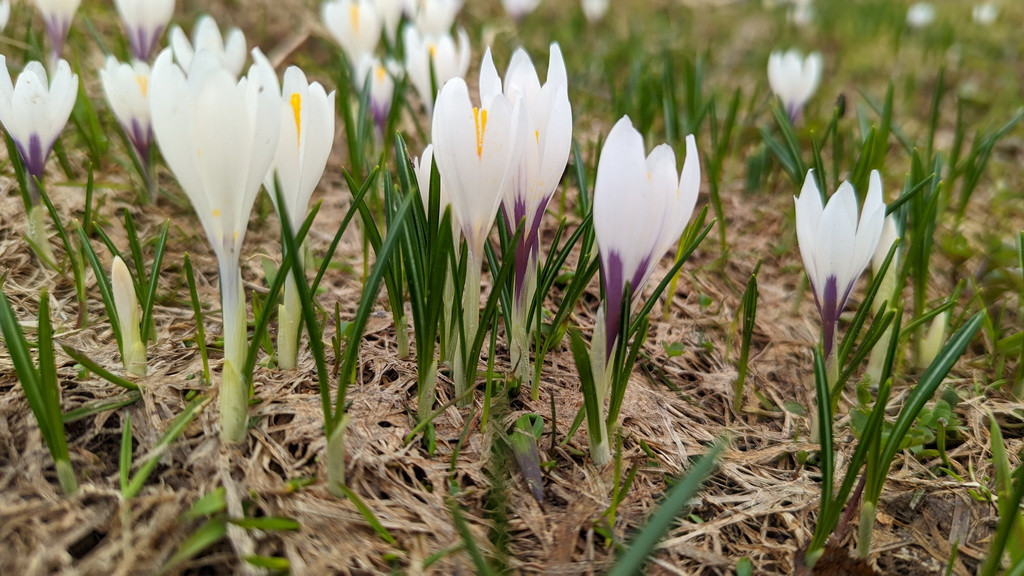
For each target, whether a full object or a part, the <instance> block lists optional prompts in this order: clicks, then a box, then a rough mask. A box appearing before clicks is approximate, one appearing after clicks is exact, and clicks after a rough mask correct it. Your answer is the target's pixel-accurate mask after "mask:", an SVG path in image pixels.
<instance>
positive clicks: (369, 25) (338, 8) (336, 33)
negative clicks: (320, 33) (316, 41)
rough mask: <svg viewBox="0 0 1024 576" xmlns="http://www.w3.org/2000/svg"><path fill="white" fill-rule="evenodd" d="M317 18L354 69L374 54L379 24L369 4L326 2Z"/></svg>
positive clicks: (363, 0) (353, 0)
mask: <svg viewBox="0 0 1024 576" xmlns="http://www.w3.org/2000/svg"><path fill="white" fill-rule="evenodd" d="M320 16H321V18H322V19H323V22H324V25H325V26H327V30H328V31H329V32H330V33H331V36H332V37H333V38H334V40H335V41H336V42H337V43H338V45H339V46H341V49H342V51H343V52H345V57H346V58H347V59H348V62H349V65H350V66H352V67H353V68H354V67H355V66H356V65H357V64H358V63H359V60H360V59H361V58H362V56H363V55H364V54H369V55H372V54H373V52H374V50H376V48H377V42H379V41H380V31H381V25H382V22H381V17H380V14H378V13H377V6H376V4H374V3H373V2H372V1H371V0H328V1H327V2H324V4H323V6H322V7H321V9H320Z"/></svg>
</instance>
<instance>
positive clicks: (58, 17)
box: [35, 0, 82, 62]
mask: <svg viewBox="0 0 1024 576" xmlns="http://www.w3.org/2000/svg"><path fill="white" fill-rule="evenodd" d="M35 3H36V8H38V9H39V13H40V14H41V15H42V16H43V22H44V23H45V24H46V36H47V37H48V38H49V39H50V48H51V49H52V50H53V52H52V53H51V54H52V57H53V61H54V62H56V61H57V59H59V58H60V54H61V52H63V51H64V42H66V41H67V39H68V31H69V30H70V29H71V21H72V20H74V18H75V12H77V11H78V5H79V4H81V3H82V0H35Z"/></svg>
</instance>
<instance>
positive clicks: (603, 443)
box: [590, 404, 612, 466]
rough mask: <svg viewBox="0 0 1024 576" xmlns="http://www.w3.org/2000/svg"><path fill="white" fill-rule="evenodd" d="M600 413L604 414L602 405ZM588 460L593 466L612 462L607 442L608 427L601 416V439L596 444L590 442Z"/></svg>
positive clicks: (602, 405)
mask: <svg viewBox="0 0 1024 576" xmlns="http://www.w3.org/2000/svg"><path fill="white" fill-rule="evenodd" d="M601 412H604V404H601ZM590 458H591V460H593V461H594V466H604V465H605V464H608V463H609V462H611V461H612V452H611V449H610V448H609V442H608V426H607V425H606V424H605V421H604V417H603V414H602V418H601V439H600V440H598V441H596V442H595V441H594V439H591V440H590Z"/></svg>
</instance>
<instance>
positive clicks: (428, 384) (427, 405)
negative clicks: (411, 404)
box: [416, 359, 437, 422]
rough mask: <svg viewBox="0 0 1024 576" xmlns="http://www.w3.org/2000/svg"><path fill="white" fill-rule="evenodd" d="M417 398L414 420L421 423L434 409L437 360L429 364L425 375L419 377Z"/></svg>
mask: <svg viewBox="0 0 1024 576" xmlns="http://www.w3.org/2000/svg"><path fill="white" fill-rule="evenodd" d="M420 378H421V379H420V386H419V398H418V401H417V404H416V418H417V420H418V421H419V422H423V421H424V420H426V419H427V417H428V416H430V412H431V411H432V410H433V408H434V393H435V391H436V389H437V359H434V360H433V361H432V362H431V363H430V368H428V369H427V373H426V374H423V375H421V376H420Z"/></svg>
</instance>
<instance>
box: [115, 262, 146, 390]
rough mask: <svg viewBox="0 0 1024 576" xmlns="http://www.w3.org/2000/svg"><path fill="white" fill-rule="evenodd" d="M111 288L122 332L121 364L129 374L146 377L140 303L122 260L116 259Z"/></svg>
mask: <svg viewBox="0 0 1024 576" xmlns="http://www.w3.org/2000/svg"><path fill="white" fill-rule="evenodd" d="M110 282H111V287H112V289H113V293H114V308H115V311H116V312H117V323H118V327H119V329H120V330H121V348H122V349H121V363H122V364H123V365H124V370H125V372H126V373H128V374H132V375H134V376H145V375H146V345H145V344H144V343H143V342H142V332H141V329H140V327H139V322H140V321H141V318H140V314H139V302H138V299H137V298H136V295H135V287H134V286H133V285H132V278H131V275H130V273H129V272H128V268H127V267H126V266H125V265H124V262H123V261H122V260H120V259H116V260H115V262H114V265H113V267H112V269H111V274H110Z"/></svg>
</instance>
